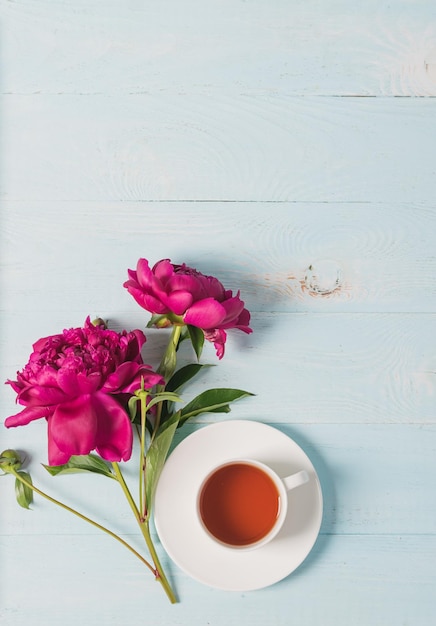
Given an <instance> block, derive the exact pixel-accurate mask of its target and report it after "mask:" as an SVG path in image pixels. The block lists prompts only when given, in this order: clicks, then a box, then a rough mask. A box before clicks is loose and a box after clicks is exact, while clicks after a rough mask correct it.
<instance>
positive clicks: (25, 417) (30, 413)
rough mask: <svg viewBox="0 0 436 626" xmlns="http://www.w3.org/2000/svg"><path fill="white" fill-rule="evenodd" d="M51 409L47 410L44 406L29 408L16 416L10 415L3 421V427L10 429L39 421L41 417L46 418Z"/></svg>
mask: <svg viewBox="0 0 436 626" xmlns="http://www.w3.org/2000/svg"><path fill="white" fill-rule="evenodd" d="M52 411H53V409H49V408H48V407H46V406H30V407H27V408H25V409H23V410H22V411H20V413H17V414H16V415H11V416H10V417H7V418H6V419H5V426H6V427H7V428H10V427H11V426H25V425H26V424H29V423H30V422H32V421H33V420H37V419H40V418H41V417H48V416H49V415H50V414H51V412H52Z"/></svg>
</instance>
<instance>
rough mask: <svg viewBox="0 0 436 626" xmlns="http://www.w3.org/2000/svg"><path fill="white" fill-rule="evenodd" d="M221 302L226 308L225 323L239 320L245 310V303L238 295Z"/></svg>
mask: <svg viewBox="0 0 436 626" xmlns="http://www.w3.org/2000/svg"><path fill="white" fill-rule="evenodd" d="M221 304H222V305H223V307H224V308H225V310H226V316H225V318H224V320H223V324H228V323H229V322H231V321H235V320H237V319H238V317H239V316H240V314H241V313H242V311H243V310H244V303H243V302H242V300H240V299H239V298H238V297H235V298H229V299H228V300H224V302H221Z"/></svg>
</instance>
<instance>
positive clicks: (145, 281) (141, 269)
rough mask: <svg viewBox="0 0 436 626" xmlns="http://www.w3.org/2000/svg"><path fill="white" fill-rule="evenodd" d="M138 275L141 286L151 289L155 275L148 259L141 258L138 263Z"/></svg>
mask: <svg viewBox="0 0 436 626" xmlns="http://www.w3.org/2000/svg"><path fill="white" fill-rule="evenodd" d="M136 277H137V279H138V282H139V284H140V286H141V287H143V288H145V289H150V288H151V286H152V285H153V282H154V276H153V272H152V271H151V269H150V266H149V265H148V261H147V259H139V261H138V263H137V264H136Z"/></svg>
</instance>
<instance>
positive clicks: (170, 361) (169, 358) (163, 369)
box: [157, 341, 177, 380]
mask: <svg viewBox="0 0 436 626" xmlns="http://www.w3.org/2000/svg"><path fill="white" fill-rule="evenodd" d="M176 364H177V354H176V348H175V346H174V344H173V342H172V341H170V342H169V344H168V346H167V349H166V350H165V354H164V355H163V357H162V361H161V362H160V365H159V367H158V368H157V373H158V374H160V375H161V376H163V378H165V380H168V379H169V378H170V377H171V376H172V375H173V373H174V370H175V369H176Z"/></svg>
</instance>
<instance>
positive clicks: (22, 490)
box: [15, 470, 33, 509]
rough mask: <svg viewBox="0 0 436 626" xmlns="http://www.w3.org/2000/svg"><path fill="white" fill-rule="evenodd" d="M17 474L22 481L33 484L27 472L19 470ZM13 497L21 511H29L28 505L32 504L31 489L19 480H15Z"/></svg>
mask: <svg viewBox="0 0 436 626" xmlns="http://www.w3.org/2000/svg"><path fill="white" fill-rule="evenodd" d="M17 474H18V475H19V476H22V477H23V478H24V480H27V482H28V483H30V484H33V483H32V478H31V476H30V474H28V473H27V472H23V471H22V470H20V471H19V472H17ZM15 497H16V498H17V502H18V504H19V505H20V506H22V507H23V509H29V508H30V506H29V505H30V504H32V502H33V489H31V488H30V487H29V486H28V485H25V484H24V483H22V482H21V480H20V479H19V478H15Z"/></svg>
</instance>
